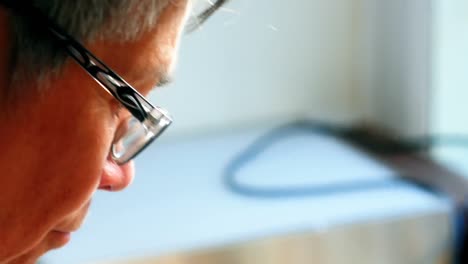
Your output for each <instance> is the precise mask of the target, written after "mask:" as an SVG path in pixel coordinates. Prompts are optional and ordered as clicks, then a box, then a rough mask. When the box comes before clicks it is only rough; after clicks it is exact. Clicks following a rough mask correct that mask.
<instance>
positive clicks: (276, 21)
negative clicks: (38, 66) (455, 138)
mask: <svg viewBox="0 0 468 264" xmlns="http://www.w3.org/2000/svg"><path fill="white" fill-rule="evenodd" d="M467 6H468V3H467V2H466V1H464V0H451V1H442V0H433V1H427V0H413V1H407V0H392V1H387V0H329V1H321V0H311V1H301V0H291V1H287V2H285V1H279V0H257V1H249V0H233V1H231V2H230V3H229V4H228V5H227V6H226V7H225V8H223V9H222V10H221V11H220V12H219V13H218V14H216V15H215V16H214V17H213V18H212V19H211V21H210V22H209V23H207V24H205V25H203V26H202V27H201V29H200V30H198V31H196V32H194V33H191V34H187V35H186V36H184V38H183V43H182V46H181V54H180V58H179V63H178V67H177V70H176V73H175V82H174V83H173V84H172V85H170V86H169V87H168V88H163V89H161V90H158V91H157V92H154V94H153V95H152V100H153V101H154V102H155V103H156V104H158V105H161V106H164V107H166V108H168V109H169V110H170V112H171V113H172V114H173V116H174V120H175V122H174V125H173V127H171V130H170V131H171V132H170V133H169V134H170V135H172V136H177V135H184V134H187V133H188V134H191V133H198V132H204V131H212V130H215V129H229V128H232V127H238V126H244V125H249V124H253V123H255V122H272V121H273V122H282V121H285V120H290V119H295V118H301V117H309V118H313V119H320V120H327V121H330V122H344V123H351V122H356V121H365V122H370V123H372V124H375V125H378V126H381V127H384V128H387V129H389V130H390V131H392V132H394V133H397V134H400V135H406V136H413V135H421V134H424V133H428V132H459V133H461V132H468V121H467V122H464V121H463V120H467V119H466V118H465V117H464V116H463V111H465V112H466V111H468V107H467V106H465V105H466V104H465V103H464V102H465V100H466V99H468V88H467V87H468V74H465V71H466V69H468V67H467V66H468V54H467V53H468V33H467V28H468V16H466V14H468V7H467Z"/></svg>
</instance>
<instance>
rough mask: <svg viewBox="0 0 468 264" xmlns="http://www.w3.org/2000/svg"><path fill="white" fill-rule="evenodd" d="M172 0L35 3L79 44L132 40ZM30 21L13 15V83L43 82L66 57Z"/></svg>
mask: <svg viewBox="0 0 468 264" xmlns="http://www.w3.org/2000/svg"><path fill="white" fill-rule="evenodd" d="M169 1H170V0H138V1H137V0H79V1H76V0H33V1H32V2H33V4H34V5H35V6H37V7H38V8H40V9H41V10H42V11H43V12H44V14H46V15H47V16H49V17H50V18H51V19H52V20H53V21H55V22H56V23H57V24H58V25H60V26H62V27H63V28H64V30H65V31H66V32H68V33H69V34H70V35H72V36H73V37H75V38H76V39H78V40H79V41H82V42H83V41H86V42H92V41H94V40H105V39H113V40H118V41H121V42H125V41H130V40H133V39H135V38H137V37H138V36H140V35H141V34H142V33H144V32H145V31H146V30H148V29H149V28H151V27H152V26H153V25H154V24H155V23H156V21H157V18H158V16H159V14H160V12H161V10H162V9H163V8H164V7H165V6H167V4H168V3H169ZM30 23H31V22H30V21H26V20H25V19H24V18H22V17H20V16H12V23H11V26H12V32H13V33H12V34H13V36H12V40H13V43H12V44H13V45H12V47H13V49H12V60H11V64H12V65H11V66H12V67H11V71H12V72H11V74H12V81H13V82H15V81H18V80H21V79H39V80H43V79H44V78H46V77H47V76H48V74H49V73H58V72H59V71H60V68H61V66H62V65H63V64H64V62H65V59H66V56H65V54H64V52H63V51H61V50H60V49H57V48H56V46H55V45H54V43H53V42H52V40H50V39H48V38H47V36H43V35H42V34H38V33H37V32H35V31H34V30H33V29H32V27H31V25H30Z"/></svg>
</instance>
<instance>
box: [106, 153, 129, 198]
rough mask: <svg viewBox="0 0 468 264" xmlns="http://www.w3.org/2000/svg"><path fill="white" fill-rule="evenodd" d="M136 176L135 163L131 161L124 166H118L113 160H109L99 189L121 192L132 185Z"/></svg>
mask: <svg viewBox="0 0 468 264" xmlns="http://www.w3.org/2000/svg"><path fill="white" fill-rule="evenodd" d="M134 175H135V169H134V164H133V161H129V162H127V163H125V164H124V165H117V164H116V163H115V162H114V161H113V160H112V159H111V158H108V159H107V160H106V161H105V163H104V168H103V169H102V174H101V179H100V182H99V189H100V190H106V191H121V190H123V189H125V188H126V187H127V186H128V185H130V183H132V181H133V177H134Z"/></svg>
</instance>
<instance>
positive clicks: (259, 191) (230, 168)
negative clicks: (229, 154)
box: [223, 121, 468, 198]
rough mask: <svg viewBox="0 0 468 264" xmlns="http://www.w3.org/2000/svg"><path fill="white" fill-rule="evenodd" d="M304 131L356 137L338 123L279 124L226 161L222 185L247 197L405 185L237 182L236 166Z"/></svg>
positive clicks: (393, 182) (393, 181)
mask: <svg viewBox="0 0 468 264" xmlns="http://www.w3.org/2000/svg"><path fill="white" fill-rule="evenodd" d="M304 132H307V133H314V134H323V135H329V136H334V137H337V138H354V140H356V139H357V138H356V136H355V135H353V132H352V130H351V129H348V128H345V127H339V126H330V125H326V124H323V123H318V122H311V121H296V122H293V123H290V124H286V125H283V126H280V127H278V128H276V129H273V130H272V131H270V132H268V133H267V134H265V135H263V136H261V137H260V138H258V139H257V140H256V141H254V142H253V143H252V144H251V145H249V146H248V147H247V148H246V149H245V150H244V151H242V152H240V153H239V154H238V155H237V156H236V157H234V158H233V159H232V160H231V161H230V162H229V163H228V165H227V166H226V167H225V170H224V174H223V175H224V177H223V182H224V185H225V186H226V188H227V189H228V190H230V191H231V192H233V193H235V194H238V195H242V196H248V197H256V198H288V197H300V196H323V195H332V194H338V193H345V192H358V191H364V190H369V189H380V188H384V189H385V188H391V187H395V186H401V185H404V184H408V183H407V181H404V180H402V179H398V178H385V179H376V180H361V181H354V182H352V183H339V184H326V185H321V186H317V185H311V186H301V187H290V188H260V187H255V186H250V185H248V184H242V183H240V182H239V181H237V178H236V173H237V172H238V171H239V169H240V168H242V167H243V166H245V165H246V164H248V163H251V162H254V161H255V159H256V158H257V157H258V156H259V155H260V154H261V153H263V152H264V151H265V150H266V149H268V148H269V147H270V146H272V145H273V144H274V143H276V142H278V141H280V140H282V139H284V138H287V137H289V136H293V135H295V134H297V133H304ZM425 142H426V141H424V143H425ZM467 142H468V141H467ZM416 143H417V144H416ZM422 145H423V144H421V145H420V142H415V144H413V145H412V146H411V147H409V148H408V149H406V148H403V149H401V148H398V149H393V150H392V151H410V150H411V151H414V150H416V148H415V146H418V149H419V148H422V147H421V146H422ZM424 146H425V144H424ZM418 186H419V187H423V188H424V189H427V188H430V187H428V186H422V185H420V184H418Z"/></svg>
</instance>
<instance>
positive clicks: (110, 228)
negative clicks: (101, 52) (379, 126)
mask: <svg viewBox="0 0 468 264" xmlns="http://www.w3.org/2000/svg"><path fill="white" fill-rule="evenodd" d="M265 131H266V130H265V129H253V130H250V131H238V132H231V133H229V134H224V135H211V136H206V137H199V138H192V139H190V140H179V141H177V142H175V141H174V142H164V143H155V144H154V146H152V147H150V148H149V149H148V150H146V151H145V152H144V153H143V154H142V156H141V157H139V158H138V159H137V177H136V179H135V181H134V183H133V185H132V186H130V187H129V188H128V189H127V190H126V191H124V192H121V193H106V192H100V193H97V194H96V196H95V198H94V200H93V206H92V207H91V212H90V215H89V217H88V220H87V222H86V223H85V224H84V226H83V227H82V229H81V230H80V231H78V232H77V233H76V234H74V235H73V238H72V241H71V242H70V244H69V245H67V246H66V247H65V248H63V249H60V250H58V251H55V252H51V253H49V254H48V255H47V256H45V257H44V263H46V264H47V263H48V264H55V263H56V264H63V263H67V264H75V263H89V262H93V261H99V260H109V259H111V260H112V259H114V260H115V259H119V258H125V259H127V258H130V257H142V256H148V255H151V256H157V255H162V254H167V253H174V252H178V251H182V250H191V249H199V248H207V247H211V246H219V245H225V244H231V243H237V242H241V241H248V240H252V239H257V238H262V237H268V236H275V235H280V234H286V233H290V232H302V231H304V232H305V231H307V232H314V231H320V230H321V229H323V228H328V227H330V226H334V225H342V224H352V223H354V222H362V221H369V220H372V219H389V218H398V217H405V216H411V215H415V214H418V213H423V214H424V213H431V212H436V213H437V212H446V213H447V214H449V213H450V211H451V205H450V203H449V202H448V201H447V200H445V199H444V198H442V197H438V196H435V195H433V194H430V193H428V192H426V191H424V190H421V189H419V188H417V187H414V186H412V185H411V184H408V183H405V182H402V181H399V180H398V179H397V177H396V175H395V173H394V172H393V171H392V170H390V169H388V168H386V167H385V166H383V165H381V164H379V163H378V162H376V161H375V160H373V159H371V158H370V157H368V156H366V155H365V154H364V153H362V152H360V151H358V150H356V149H354V148H352V147H350V146H348V145H346V144H345V143H343V142H341V141H339V140H337V139H335V138H333V137H329V136H324V135H320V134H314V133H307V132H302V133H296V134H294V135H292V136H289V137H286V138H283V139H282V140H280V141H277V142H276V143H274V144H272V145H271V146H270V147H268V148H266V149H265V151H264V152H263V153H261V154H260V155H259V156H256V157H255V159H254V161H252V162H250V163H247V164H245V166H243V167H241V168H239V170H238V171H237V173H236V177H237V180H238V181H239V182H241V183H242V184H244V185H248V186H253V187H255V188H257V189H260V190H262V189H263V190H280V189H282V188H289V189H292V190H293V189H294V188H301V187H304V186H309V187H311V186H324V184H325V185H327V186H334V185H336V184H347V183H355V182H361V183H365V182H369V181H373V182H375V181H377V182H379V181H380V182H382V183H383V184H382V186H380V187H379V188H371V187H369V188H365V189H362V190H359V191H344V192H337V193H333V194H326V193H322V194H321V195H312V194H311V195H308V196H299V197H286V198H278V197H275V198H265V197H264V198H261V197H260V198H259V197H249V196H243V195H240V194H238V193H235V192H232V191H231V190H229V189H228V188H227V187H226V185H225V184H224V182H223V171H224V168H225V166H226V165H227V164H228V163H229V161H231V160H232V158H233V157H235V156H236V155H237V154H239V153H240V152H242V151H243V150H244V149H245V148H246V147H247V146H249V145H250V144H251V143H252V142H253V141H254V140H255V139H257V138H258V137H260V136H261V135H263V134H264V133H265ZM387 183H388V184H387Z"/></svg>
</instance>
